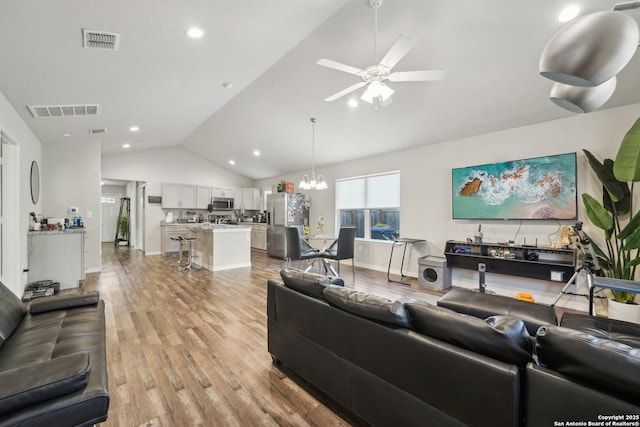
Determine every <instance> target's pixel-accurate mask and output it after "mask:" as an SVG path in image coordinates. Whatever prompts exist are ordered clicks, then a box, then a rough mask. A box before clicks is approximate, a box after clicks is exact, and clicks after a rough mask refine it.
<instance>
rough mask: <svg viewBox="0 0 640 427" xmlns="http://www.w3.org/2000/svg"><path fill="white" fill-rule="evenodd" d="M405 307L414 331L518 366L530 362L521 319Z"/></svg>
mask: <svg viewBox="0 0 640 427" xmlns="http://www.w3.org/2000/svg"><path fill="white" fill-rule="evenodd" d="M406 308H407V311H408V312H409V315H410V316H411V320H412V321H413V328H414V330H415V331H416V332H420V333H421V334H424V335H427V336H430V337H433V338H436V339H439V340H441V341H445V342H447V343H450V344H454V345H457V346H458V347H462V348H466V349H467V350H471V351H474V352H476V353H480V354H484V355H485V356H489V357H492V358H494V359H497V360H500V361H503V362H507V363H513V364H515V365H518V366H520V367H524V366H525V365H526V364H527V363H528V362H530V361H531V360H532V356H531V354H532V346H531V336H530V335H529V333H528V332H527V329H526V327H525V325H524V322H523V321H522V319H518V318H515V317H511V316H491V317H488V318H487V319H486V320H482V319H478V318H477V317H474V316H469V315H466V314H461V313H457V312H455V311H453V310H449V309H447V308H443V307H438V306H435V305H432V304H428V303H425V302H416V303H407V304H406Z"/></svg>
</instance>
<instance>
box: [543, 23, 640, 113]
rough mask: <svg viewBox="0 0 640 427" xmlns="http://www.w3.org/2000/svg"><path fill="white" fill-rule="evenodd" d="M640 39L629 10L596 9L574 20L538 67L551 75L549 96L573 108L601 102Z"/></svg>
mask: <svg viewBox="0 0 640 427" xmlns="http://www.w3.org/2000/svg"><path fill="white" fill-rule="evenodd" d="M639 41H640V30H639V29H638V25H637V24H636V21H635V20H634V19H633V18H631V17H630V16H628V15H626V14H624V13H621V12H617V11H605V12H596V13H592V14H589V15H585V16H582V17H580V18H577V19H575V20H573V21H571V22H570V23H569V24H567V25H565V26H564V27H563V28H562V29H560V31H558V32H557V33H556V34H555V35H554V36H553V37H552V38H551V40H549V42H548V43H547V45H546V46H545V48H544V50H543V51H542V55H541V56H540V63H539V71H540V74H541V75H542V76H543V77H546V78H548V79H550V80H553V81H554V82H556V83H554V85H553V87H552V89H551V94H550V100H551V102H553V103H554V104H556V105H558V106H560V107H561V108H564V109H565V110H568V111H571V112H574V113H588V112H590V111H593V110H595V109H597V108H599V107H601V106H602V105H603V104H604V103H605V102H606V101H607V100H608V99H609V98H610V97H611V95H612V94H613V92H614V90H615V87H616V79H615V76H616V75H617V74H618V73H619V72H620V71H622V69H623V68H624V67H625V66H626V65H627V64H628V63H629V61H630V60H631V58H632V57H633V55H634V54H635V52H636V50H637V48H638V43H639Z"/></svg>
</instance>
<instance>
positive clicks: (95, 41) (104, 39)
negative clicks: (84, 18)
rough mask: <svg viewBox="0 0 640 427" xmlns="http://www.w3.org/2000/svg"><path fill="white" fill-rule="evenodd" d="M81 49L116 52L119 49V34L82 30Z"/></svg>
mask: <svg viewBox="0 0 640 427" xmlns="http://www.w3.org/2000/svg"><path fill="white" fill-rule="evenodd" d="M82 47H86V48H88V49H107V50H118V48H119V47H120V34H118V33H110V32H107V31H96V30H87V29H86V28H83V29H82Z"/></svg>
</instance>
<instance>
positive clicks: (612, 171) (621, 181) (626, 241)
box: [582, 119, 640, 322]
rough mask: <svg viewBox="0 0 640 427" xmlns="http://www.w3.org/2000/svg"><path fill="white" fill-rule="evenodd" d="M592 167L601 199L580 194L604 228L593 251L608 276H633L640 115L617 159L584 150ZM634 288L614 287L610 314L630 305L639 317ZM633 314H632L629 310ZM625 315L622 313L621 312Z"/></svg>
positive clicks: (639, 236)
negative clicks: (620, 289)
mask: <svg viewBox="0 0 640 427" xmlns="http://www.w3.org/2000/svg"><path fill="white" fill-rule="evenodd" d="M583 151H584V153H585V155H586V156H587V159H588V161H589V165H590V166H591V169H592V170H593V171H594V173H595V175H596V176H597V177H598V179H599V180H600V182H601V183H602V187H603V190H602V203H600V202H599V201H598V200H596V199H595V198H594V197H593V196H591V195H589V194H586V193H584V194H582V201H583V202H584V207H585V210H586V212H587V216H588V217H589V220H590V221H591V223H592V224H593V225H595V226H596V227H598V228H600V229H602V230H603V231H604V243H605V245H606V248H605V249H602V248H601V247H600V246H598V245H597V244H596V243H595V242H593V249H594V251H595V253H596V254H595V255H596V256H597V257H598V261H599V262H600V265H601V267H602V269H603V270H604V273H605V274H606V275H607V276H608V277H612V278H616V279H624V280H635V278H636V267H637V266H638V265H639V264H640V258H639V255H640V251H639V249H640V211H637V212H635V211H634V208H633V189H634V183H635V182H638V181H640V119H638V120H637V121H636V122H635V123H634V125H633V126H632V127H631V129H629V131H628V132H627V134H626V135H625V137H624V138H623V140H622V142H621V144H620V147H619V149H618V154H617V155H616V160H615V161H613V160H611V159H605V160H604V162H602V163H601V162H600V161H599V160H598V159H597V158H596V157H595V156H594V155H593V154H591V153H590V152H589V151H587V150H583ZM635 297H636V294H635V293H633V292H622V291H613V299H612V300H610V303H609V317H611V318H620V316H621V315H620V314H618V313H617V311H616V310H617V309H618V308H621V307H618V305H616V304H619V305H623V306H626V307H623V309H624V310H625V311H628V310H629V309H630V308H633V310H634V311H636V312H637V314H635V316H636V317H635V319H630V318H625V319H622V320H632V321H635V322H639V321H640V305H638V304H637V303H636V302H635ZM632 315H633V314H632ZM623 316H624V315H623Z"/></svg>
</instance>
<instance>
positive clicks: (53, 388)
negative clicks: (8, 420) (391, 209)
mask: <svg viewBox="0 0 640 427" xmlns="http://www.w3.org/2000/svg"><path fill="white" fill-rule="evenodd" d="M90 370H91V366H90V364H89V352H86V351H85V352H80V353H73V354H69V355H66V356H62V357H58V358H56V359H51V360H46V361H44V362H38V363H34V364H31V365H28V366H23V367H21V368H16V369H11V370H8V371H3V372H0V383H1V384H3V386H2V389H0V416H2V415H4V414H8V413H9V412H13V411H17V410H19V409H22V408H26V407H27V406H31V405H35V404H37V403H40V402H44V401H45V400H49V399H54V398H56V397H59V396H64V395H66V394H69V393H73V392H74V391H78V390H80V389H81V388H83V387H85V386H86V385H87V382H88V378H89V371H90Z"/></svg>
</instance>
